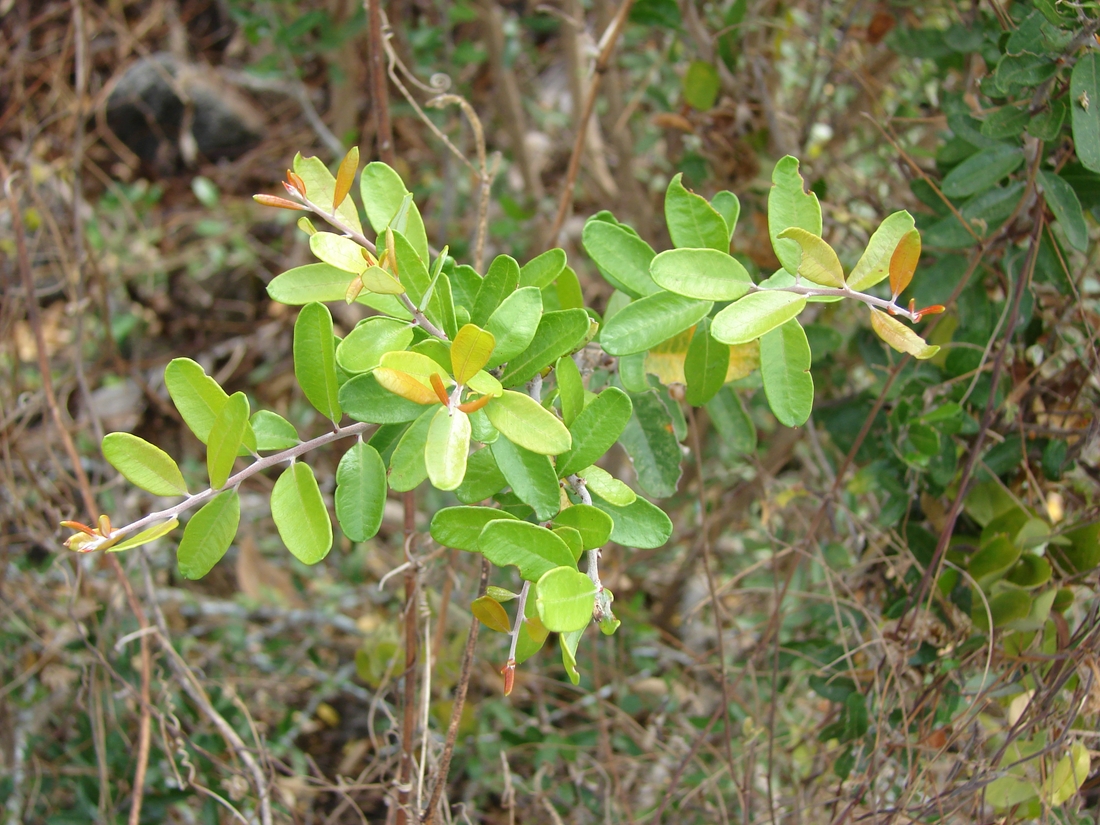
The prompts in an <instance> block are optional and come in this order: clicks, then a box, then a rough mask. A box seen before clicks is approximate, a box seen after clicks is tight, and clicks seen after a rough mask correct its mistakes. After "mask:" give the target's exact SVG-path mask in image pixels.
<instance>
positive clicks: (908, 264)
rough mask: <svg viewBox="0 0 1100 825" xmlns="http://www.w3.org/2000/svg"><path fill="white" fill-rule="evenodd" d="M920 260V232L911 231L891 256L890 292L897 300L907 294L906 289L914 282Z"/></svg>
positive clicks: (903, 236) (899, 242) (902, 238)
mask: <svg viewBox="0 0 1100 825" xmlns="http://www.w3.org/2000/svg"><path fill="white" fill-rule="evenodd" d="M918 260H920V232H918V231H917V230H916V229H910V230H909V231H908V232H906V233H905V234H904V235H902V236H901V240H900V241H898V248H897V249H895V250H894V254H893V255H891V256H890V292H892V293H893V295H894V299H895V300H896V299H897V297H898V296H899V295H901V293H903V292H905V288H906V287H907V286H909V282H910V281H912V280H913V273H914V272H916V271H917V261H918Z"/></svg>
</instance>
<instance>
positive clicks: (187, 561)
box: [176, 490, 241, 579]
mask: <svg viewBox="0 0 1100 825" xmlns="http://www.w3.org/2000/svg"><path fill="white" fill-rule="evenodd" d="M240 521H241V499H240V497H239V496H238V495H237V491H236V490H226V491H225V492H224V493H220V494H218V495H217V496H216V497H215V498H213V499H211V500H210V501H208V502H207V503H206V504H204V505H203V506H202V507H201V508H200V509H199V511H198V512H197V513H195V515H193V516H191V520H190V521H188V522H187V526H186V527H184V528H183V538H182V539H181V540H180V546H179V550H178V551H177V552H176V562H177V564H178V565H179V571H180V575H181V576H183V577H184V578H185V579H201V578H202V577H203V576H205V575H206V574H207V573H209V572H210V570H211V569H212V568H213V567H214V565H215V564H217V563H218V562H219V561H220V560H221V557H222V556H224V555H225V551H226V550H228V549H229V545H230V544H232V543H233V537H234V536H235V535H237V525H239V524H240Z"/></svg>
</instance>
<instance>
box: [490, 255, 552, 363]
mask: <svg viewBox="0 0 1100 825" xmlns="http://www.w3.org/2000/svg"><path fill="white" fill-rule="evenodd" d="M551 251H553V250H551ZM558 251H560V250H558ZM562 254H563V255H564V254H565V253H562ZM541 318H542V292H541V290H539V289H537V288H535V287H533V286H527V287H521V288H520V289H517V290H516V291H515V292H513V293H512V294H511V295H509V296H508V297H507V298H505V299H504V301H502V302H501V304H500V306H498V307H497V308H496V310H495V311H494V312H493V314H492V315H491V316H490V317H489V320H488V322H487V323H486V324H485V328H486V330H487V331H488V332H489V333H490V334H492V336H493V338H494V339H495V340H496V346H495V347H494V348H493V354H492V356H491V357H490V358H489V361H488V363H486V364H485V366H486V367H489V368H492V367H497V366H500V365H501V364H503V363H504V362H505V361H510V360H512V358H514V357H515V356H517V355H519V354H520V353H521V352H523V351H524V350H525V349H527V347H528V346H530V345H531V340H532V339H533V338H534V337H535V332H536V330H538V328H539V321H540V319H541Z"/></svg>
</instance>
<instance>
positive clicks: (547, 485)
mask: <svg viewBox="0 0 1100 825" xmlns="http://www.w3.org/2000/svg"><path fill="white" fill-rule="evenodd" d="M490 449H491V450H492V457H493V459H494V461H495V464H496V468H497V470H498V472H499V473H500V474H501V475H502V476H503V478H504V480H505V481H506V482H507V484H508V486H509V487H511V488H512V492H513V493H515V494H516V496H518V497H519V500H520V501H522V502H523V503H524V504H526V505H528V506H530V508H531V509H532V510H534V511H535V515H536V517H538V519H539V521H547V520H549V519H551V518H553V517H554V514H555V513H557V512H558V509H559V508H560V507H561V489H560V488H559V486H558V476H557V474H556V473H555V472H554V465H553V464H552V463H551V462H550V458H549V456H545V455H540V454H539V453H533V452H531V451H530V450H527V449H524V448H523V447H520V446H519V445H518V444H513V443H512V442H511V441H509V440H508V439H507V438H498V439H497V440H496V441H495V442H494V443H493V445H492V447H491V448H490ZM501 486H502V487H503V486H504V485H503V484H502V485H501ZM498 490H499V488H498ZM494 492H496V491H494ZM490 495H491V494H490Z"/></svg>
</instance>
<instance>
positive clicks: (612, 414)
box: [558, 387, 633, 478]
mask: <svg viewBox="0 0 1100 825" xmlns="http://www.w3.org/2000/svg"><path fill="white" fill-rule="evenodd" d="M632 410H633V404H632V403H631V401H630V397H629V396H628V395H627V394H626V393H625V392H623V391H622V390H620V389H619V388H618V387H608V388H607V389H606V390H604V391H603V392H601V393H600V394H599V395H597V396H596V397H595V398H594V399H593V400H592V401H591V402H590V403H589V404H588V406H587V407H585V408H584V409H583V410H581V412H580V414H579V415H578V416H577V418H576V420H575V421H574V422H573V425H572V426H571V427H570V428H569V432H570V434H571V437H572V442H573V446H572V448H571V449H570V450H569V452H567V453H565V454H564V455H562V456H561V457H560V458H559V460H558V476H559V477H562V478H563V477H565V476H567V475H572V474H573V473H575V472H577V471H578V470H583V469H584V468H585V467H587V466H589V465H590V464H594V463H595V462H596V461H597V459H599V458H600V457H601V456H602V455H603V454H604V453H606V452H607V451H608V450H609V449H611V445H612V444H614V443H615V442H616V441H618V440H619V436H620V435H622V433H623V430H624V429H625V428H626V425H627V422H629V421H630V414H631V412H632Z"/></svg>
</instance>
